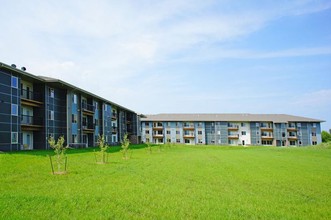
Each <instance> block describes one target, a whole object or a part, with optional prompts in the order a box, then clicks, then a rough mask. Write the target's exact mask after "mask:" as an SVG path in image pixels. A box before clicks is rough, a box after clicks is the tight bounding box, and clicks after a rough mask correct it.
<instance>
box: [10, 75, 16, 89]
mask: <svg viewBox="0 0 331 220" xmlns="http://www.w3.org/2000/svg"><path fill="white" fill-rule="evenodd" d="M14 82H15V83H16V85H14ZM11 87H12V88H16V89H17V88H18V78H17V77H16V76H12V77H11Z"/></svg>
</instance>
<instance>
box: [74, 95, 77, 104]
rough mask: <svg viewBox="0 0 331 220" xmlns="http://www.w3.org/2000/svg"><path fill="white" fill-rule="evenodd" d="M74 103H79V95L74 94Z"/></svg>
mask: <svg viewBox="0 0 331 220" xmlns="http://www.w3.org/2000/svg"><path fill="white" fill-rule="evenodd" d="M74 104H77V95H76V94H74Z"/></svg>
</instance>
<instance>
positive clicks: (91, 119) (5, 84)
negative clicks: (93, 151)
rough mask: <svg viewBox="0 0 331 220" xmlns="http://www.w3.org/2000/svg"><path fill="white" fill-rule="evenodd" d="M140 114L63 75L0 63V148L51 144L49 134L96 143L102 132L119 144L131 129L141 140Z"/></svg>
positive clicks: (132, 136)
mask: <svg viewBox="0 0 331 220" xmlns="http://www.w3.org/2000/svg"><path fill="white" fill-rule="evenodd" d="M138 120H139V118H138V116H137V114H136V113H135V112H134V111H132V110H130V109H127V108H125V107H123V106H120V105H118V104H116V103H113V102H111V101H109V100H106V99H104V98H101V97H99V96H96V95H94V94H92V93H90V92H87V91H85V90H83V89H80V88H78V87H75V86H73V85H71V84H69V83H66V82H64V81H61V80H59V79H53V78H49V77H41V76H35V75H32V74H30V73H27V72H26V71H25V68H22V69H17V68H16V66H9V65H6V64H3V63H0V151H12V150H21V149H48V147H49V146H48V143H47V138H48V137H50V136H53V137H54V138H58V137H59V136H64V137H65V139H66V141H67V143H66V144H68V145H69V146H72V147H88V146H94V145H96V142H97V140H98V135H99V134H100V135H102V134H103V135H104V136H105V140H106V142H108V143H109V144H117V143H118V142H120V141H121V140H122V138H123V136H124V134H126V133H128V134H129V138H130V140H131V142H132V143H138V142H139V141H140V137H139V136H138V135H140V132H138V131H139V130H140V128H138V126H140V123H138Z"/></svg>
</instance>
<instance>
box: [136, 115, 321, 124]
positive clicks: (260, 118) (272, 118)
mask: <svg viewBox="0 0 331 220" xmlns="http://www.w3.org/2000/svg"><path fill="white" fill-rule="evenodd" d="M141 121H160V122H161V121H168V122H170V121H181V122H190V121H192V122H194V121H226V122H274V123H287V122H324V121H323V120H318V119H312V118H306V117H301V116H293V115H286V114H245V113H243V114H156V115H145V118H141Z"/></svg>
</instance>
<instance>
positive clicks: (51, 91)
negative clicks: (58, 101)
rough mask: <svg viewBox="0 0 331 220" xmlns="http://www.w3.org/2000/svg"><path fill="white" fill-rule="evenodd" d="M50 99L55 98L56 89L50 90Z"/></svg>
mask: <svg viewBox="0 0 331 220" xmlns="http://www.w3.org/2000/svg"><path fill="white" fill-rule="evenodd" d="M49 97H51V98H54V89H53V88H49Z"/></svg>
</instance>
